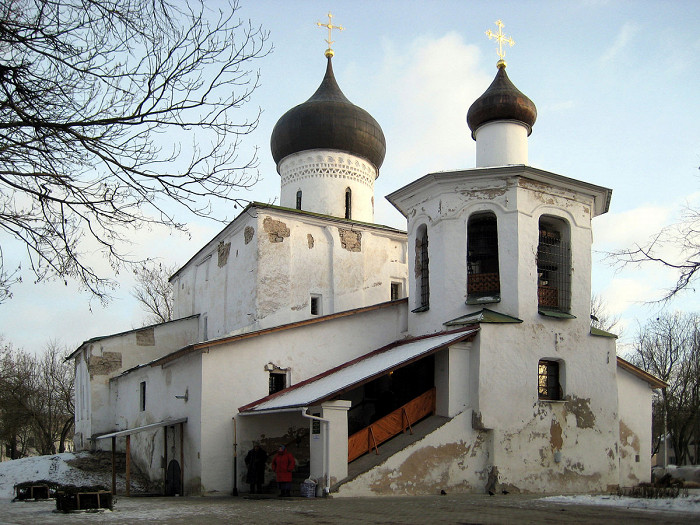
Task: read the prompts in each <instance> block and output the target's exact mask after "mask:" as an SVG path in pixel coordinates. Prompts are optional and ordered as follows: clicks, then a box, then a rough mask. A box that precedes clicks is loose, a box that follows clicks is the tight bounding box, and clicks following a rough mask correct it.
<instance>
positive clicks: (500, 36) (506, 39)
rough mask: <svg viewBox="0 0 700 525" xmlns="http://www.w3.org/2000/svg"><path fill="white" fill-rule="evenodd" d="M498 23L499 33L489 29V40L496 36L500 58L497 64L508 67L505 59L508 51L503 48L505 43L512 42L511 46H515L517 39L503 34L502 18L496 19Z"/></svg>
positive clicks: (487, 33) (487, 32) (487, 34)
mask: <svg viewBox="0 0 700 525" xmlns="http://www.w3.org/2000/svg"><path fill="white" fill-rule="evenodd" d="M496 25H497V26H498V33H494V32H493V31H491V30H490V29H489V30H488V31H486V36H487V37H489V40H491V39H492V38H495V39H496V41H497V42H498V51H497V54H498V57H499V58H500V60H499V61H498V63H497V64H496V65H497V66H498V67H499V68H500V67H506V61H505V60H503V59H504V58H505V57H506V52H505V51H504V50H503V44H504V43H506V44H510V47H513V45H514V44H515V41H514V40H513V39H512V38H511V37H509V36H508V37H507V36H505V35H504V34H503V22H501V21H500V20H496Z"/></svg>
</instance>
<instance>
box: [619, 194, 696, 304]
mask: <svg viewBox="0 0 700 525" xmlns="http://www.w3.org/2000/svg"><path fill="white" fill-rule="evenodd" d="M669 247H670V248H672V249H674V250H676V251H678V253H679V256H678V257H677V258H676V259H675V260H674V259H671V258H670V257H664V256H661V255H660V252H661V251H663V250H664V249H667V248H669ZM608 258H609V259H610V260H612V261H613V263H614V264H615V265H616V266H618V267H624V266H630V265H631V266H639V265H641V264H647V263H651V264H657V265H659V266H664V267H667V268H671V269H673V270H675V271H676V272H677V274H678V278H677V280H676V283H675V284H674V285H673V286H672V287H671V288H669V289H668V290H667V291H666V293H665V294H664V295H663V297H661V299H659V301H661V302H664V301H668V300H669V299H671V298H672V297H674V296H675V295H677V294H678V293H680V292H682V291H684V290H686V289H690V288H693V283H694V282H695V279H696V278H697V277H698V275H700V273H698V272H699V271H700V210H696V209H692V208H686V209H685V211H684V213H683V216H682V218H681V221H680V222H678V223H677V224H673V225H671V226H669V227H667V228H664V229H662V230H661V231H660V232H659V233H657V234H656V235H655V236H654V237H653V238H652V239H651V241H650V242H649V243H647V244H646V245H639V244H637V245H635V246H634V247H632V248H629V249H625V250H620V251H617V252H612V253H609V254H608Z"/></svg>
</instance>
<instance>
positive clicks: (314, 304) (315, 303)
mask: <svg viewBox="0 0 700 525" xmlns="http://www.w3.org/2000/svg"><path fill="white" fill-rule="evenodd" d="M311 315H321V296H320V295H312V296H311Z"/></svg>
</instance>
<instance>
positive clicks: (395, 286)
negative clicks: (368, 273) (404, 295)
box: [391, 283, 401, 301]
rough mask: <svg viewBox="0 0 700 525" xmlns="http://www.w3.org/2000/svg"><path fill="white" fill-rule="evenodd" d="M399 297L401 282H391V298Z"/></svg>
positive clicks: (394, 299)
mask: <svg viewBox="0 0 700 525" xmlns="http://www.w3.org/2000/svg"><path fill="white" fill-rule="evenodd" d="M399 299H401V283H391V300H392V301H398V300H399Z"/></svg>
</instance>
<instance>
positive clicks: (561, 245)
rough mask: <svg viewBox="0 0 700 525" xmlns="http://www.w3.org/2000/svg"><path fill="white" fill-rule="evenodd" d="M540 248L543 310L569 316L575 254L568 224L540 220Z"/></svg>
mask: <svg viewBox="0 0 700 525" xmlns="http://www.w3.org/2000/svg"><path fill="white" fill-rule="evenodd" d="M539 226H540V228H539V229H540V235H539V244H538V246H537V279H538V282H537V301H538V305H539V307H540V308H541V309H545V310H556V311H559V312H568V311H569V309H570V306H571V251H570V247H569V228H568V224H567V223H566V222H565V221H563V220H561V219H557V218H554V217H545V216H543V217H541V218H540V225H539Z"/></svg>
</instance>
